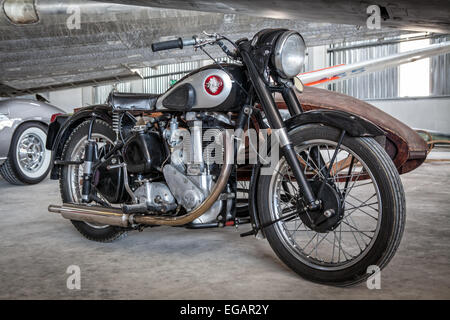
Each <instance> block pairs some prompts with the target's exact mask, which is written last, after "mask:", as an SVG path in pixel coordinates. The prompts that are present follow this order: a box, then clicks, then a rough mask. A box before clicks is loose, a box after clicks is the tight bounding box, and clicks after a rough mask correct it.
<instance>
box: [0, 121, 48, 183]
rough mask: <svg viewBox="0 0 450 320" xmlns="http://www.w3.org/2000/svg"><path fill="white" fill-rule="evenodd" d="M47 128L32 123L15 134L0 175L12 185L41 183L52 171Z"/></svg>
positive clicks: (0, 169)
mask: <svg viewBox="0 0 450 320" xmlns="http://www.w3.org/2000/svg"><path fill="white" fill-rule="evenodd" d="M46 139H47V127H46V126H45V125H43V124H41V123H36V122H30V123H25V124H23V125H21V126H20V127H19V128H17V130H16V132H14V135H13V138H12V140H11V146H10V148H9V154H8V159H7V160H6V161H5V162H4V163H3V164H2V166H1V167H0V174H1V175H2V176H3V178H4V179H5V180H6V181H8V182H9V183H12V184H17V185H20V184H35V183H38V182H41V181H42V180H43V179H44V178H45V177H46V176H47V175H48V172H49V171H50V167H51V165H50V164H51V151H49V150H47V149H45V141H46Z"/></svg>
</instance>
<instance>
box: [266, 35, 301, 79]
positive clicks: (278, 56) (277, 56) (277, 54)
mask: <svg viewBox="0 0 450 320" xmlns="http://www.w3.org/2000/svg"><path fill="white" fill-rule="evenodd" d="M292 35H298V36H299V37H300V39H301V40H302V42H303V47H304V50H306V45H305V40H304V39H303V37H302V35H301V34H300V33H299V32H297V31H294V30H289V31H285V32H284V33H282V34H281V36H280V37H279V38H278V40H277V41H276V43H275V49H274V55H273V57H274V64H275V68H276V70H277V72H278V73H279V74H280V76H281V77H283V78H293V77H295V76H296V75H297V74H298V73H300V70H299V72H298V73H297V74H295V75H288V74H286V73H285V70H283V61H282V59H283V55H282V51H283V48H284V46H285V44H286V41H287V40H288V39H289V37H291V36H292ZM303 55H304V56H305V52H303ZM303 64H304V61H303V63H302V64H301V65H300V66H299V69H301V67H302V66H303Z"/></svg>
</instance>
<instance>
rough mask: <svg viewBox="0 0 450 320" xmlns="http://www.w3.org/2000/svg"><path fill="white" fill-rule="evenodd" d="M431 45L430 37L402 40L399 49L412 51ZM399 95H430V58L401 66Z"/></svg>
mask: <svg viewBox="0 0 450 320" xmlns="http://www.w3.org/2000/svg"><path fill="white" fill-rule="evenodd" d="M428 45H430V40H429V39H423V40H415V41H406V42H401V43H400V47H399V51H400V52H405V51H411V50H416V49H420V48H424V47H426V46H428ZM399 71H400V74H399V76H400V81H399V96H400V97H417V96H429V95H430V58H426V59H421V60H418V61H414V62H410V63H406V64H402V65H400V66H399Z"/></svg>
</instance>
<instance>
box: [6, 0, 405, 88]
mask: <svg viewBox="0 0 450 320" xmlns="http://www.w3.org/2000/svg"><path fill="white" fill-rule="evenodd" d="M280 1H281V2H283V0H280ZM308 1H309V0H308ZM319 1H320V0H319ZM123 2H124V3H125V2H126V3H129V1H123ZM138 2H139V1H135V3H138ZM139 3H141V4H142V3H143V2H139ZM146 3H147V2H146ZM148 3H150V2H148ZM152 3H153V2H152ZM183 3H184V2H183ZM195 3H197V5H198V6H200V5H199V2H196V1H195V0H193V1H187V2H186V3H185V4H184V6H186V5H187V4H191V5H194V4H195ZM204 3H206V4H205V7H206V8H208V9H211V10H212V9H213V8H211V7H210V6H209V5H208V3H209V2H208V3H207V2H206V1H205V2H204ZM211 3H214V4H216V3H215V2H212V1H211ZM223 3H227V2H226V1H225V2H223ZM245 3H247V4H248V3H250V2H249V1H243V2H242V5H245ZM292 3H299V4H300V5H301V4H302V1H301V0H300V1H294V2H292ZM13 4H14V6H12V5H13ZM20 4H23V7H22V9H23V10H20V9H21V7H20V6H19V5H20ZM157 4H159V6H160V7H161V6H162V5H166V4H168V5H170V6H172V7H178V4H179V2H177V1H175V0H174V1H170V2H169V1H158V3H157ZM30 6H31V7H30ZM181 6H183V5H181ZM224 6H225V5H224ZM253 6H254V7H256V6H255V5H253ZM225 7H226V6H225ZM14 8H15V9H14ZM196 8H197V9H199V8H200V7H196ZM227 8H228V9H229V10H231V9H230V8H229V7H227ZM13 9H14V10H13ZM25 9H26V10H25ZM222 9H223V8H222ZM228 9H227V10H228ZM77 10H78V13H79V17H80V21H79V25H77V24H76V23H74V21H75V20H74V19H73V17H74V13H75V14H76V12H77ZM239 10H240V11H241V12H244V7H242V8H240V9H239ZM24 12H25V13H26V14H23V13H24ZM227 12H228V11H227ZM230 12H237V11H233V10H231V11H230ZM276 17H277V16H276V15H275V16H274V17H273V18H276ZM273 18H265V17H264V18H263V17H260V16H254V15H252V16H250V15H246V14H228V13H220V12H219V13H218V12H201V11H190V10H174V9H167V8H152V7H139V6H132V5H121V4H117V3H113V4H112V3H106V2H105V3H104V2H99V1H86V0H64V1H62V0H39V1H33V0H21V1H16V0H3V1H0V70H1V72H0V96H15V95H22V94H29V93H36V92H45V91H52V90H57V89H64V88H73V87H77V86H89V85H98V84H104V83H114V82H119V81H129V80H131V79H137V78H138V75H137V74H135V70H137V69H140V68H144V67H153V66H158V65H164V64H171V63H177V62H184V61H194V60H201V59H206V56H205V55H204V54H203V53H202V52H200V51H197V52H195V51H193V50H192V49H186V50H170V51H167V52H157V53H153V52H152V51H151V44H152V43H153V42H157V41H163V40H167V39H169V38H174V37H179V36H180V37H192V35H194V34H199V33H201V32H202V31H203V30H207V31H213V32H218V33H223V34H226V35H227V36H229V37H230V38H231V39H239V38H242V37H252V36H253V35H254V34H255V33H256V32H258V31H259V30H261V29H265V28H287V29H293V30H298V31H300V32H301V33H302V36H303V37H304V39H305V41H306V44H307V46H317V45H324V44H330V43H340V42H344V41H357V40H363V39H383V38H389V37H397V36H399V35H402V34H406V33H410V31H404V30H400V29H390V28H381V29H373V30H372V29H368V28H366V27H358V26H355V25H349V24H331V23H327V22H317V21H316V22H310V21H304V20H303V19H294V20H287V19H273ZM209 50H210V53H211V54H212V55H213V56H215V57H218V56H220V55H223V53H222V52H221V51H220V50H219V49H217V48H216V49H214V48H213V47H211V48H209ZM214 50H216V51H214Z"/></svg>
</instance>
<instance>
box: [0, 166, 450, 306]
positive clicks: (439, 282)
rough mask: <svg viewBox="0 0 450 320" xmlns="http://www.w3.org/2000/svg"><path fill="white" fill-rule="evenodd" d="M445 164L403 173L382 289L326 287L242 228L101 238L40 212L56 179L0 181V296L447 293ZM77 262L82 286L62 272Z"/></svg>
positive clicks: (448, 191)
mask: <svg viewBox="0 0 450 320" xmlns="http://www.w3.org/2000/svg"><path fill="white" fill-rule="evenodd" d="M449 181H450V164H448V163H433V164H424V165H422V166H421V167H420V168H419V169H417V170H416V171H414V172H412V173H409V174H406V175H404V176H403V183H404V185H405V189H406V196H407V209H408V212H407V224H406V231H405V235H404V237H403V241H402V244H401V246H400V248H399V250H398V252H397V255H396V256H395V257H394V259H393V260H392V261H391V263H390V264H389V265H388V267H387V268H385V269H384V270H383V271H382V275H381V290H369V289H367V288H366V286H365V284H361V285H359V286H356V287H352V288H345V289H340V288H333V287H327V286H322V285H316V284H313V283H310V282H308V281H305V280H303V279H301V278H300V277H298V276H297V275H296V274H294V273H293V272H292V271H290V270H289V269H288V268H287V267H285V266H284V265H283V264H282V263H281V262H280V261H279V260H278V259H277V257H276V256H275V254H274V253H273V252H272V250H271V248H270V247H269V245H268V243H267V241H266V240H257V239H255V238H252V237H247V238H240V237H239V232H243V231H244V230H245V231H246V230H247V229H248V226H241V228H240V230H239V232H237V231H236V230H235V229H234V228H226V229H221V230H219V229H209V230H186V229H181V228H166V227H159V228H153V229H146V230H145V231H144V232H141V233H138V232H132V233H130V234H129V236H128V237H127V238H125V239H123V240H121V241H119V242H115V243H112V244H100V243H96V242H91V241H88V240H86V239H84V238H83V237H81V236H80V235H79V234H78V233H77V231H76V230H75V229H74V228H73V227H72V225H71V224H70V222H69V221H67V220H64V219H62V218H61V217H60V216H58V215H54V214H50V213H48V212H47V206H48V204H49V203H59V202H60V198H59V191H58V184H57V182H56V181H50V180H46V181H44V182H43V183H41V184H39V185H34V186H11V185H9V184H7V183H6V182H5V181H4V180H0V298H1V299H16V298H19V299H71V298H75V299H88V298H93V299H112V298H116V299H450V219H449V218H450V187H449V185H448V183H449ZM69 265H78V266H80V268H81V290H68V289H67V287H66V279H67V277H68V275H67V274H66V269H67V267H68V266H69Z"/></svg>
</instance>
